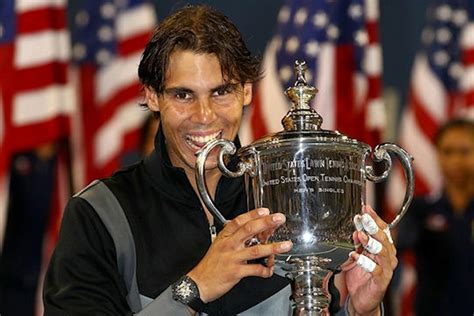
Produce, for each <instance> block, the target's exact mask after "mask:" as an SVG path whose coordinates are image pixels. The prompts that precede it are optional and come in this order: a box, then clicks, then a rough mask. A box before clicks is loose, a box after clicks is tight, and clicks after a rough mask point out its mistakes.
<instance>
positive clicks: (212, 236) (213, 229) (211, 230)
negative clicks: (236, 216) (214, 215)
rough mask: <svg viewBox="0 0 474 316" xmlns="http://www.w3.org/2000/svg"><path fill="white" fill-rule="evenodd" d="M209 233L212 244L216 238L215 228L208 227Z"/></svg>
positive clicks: (212, 226)
mask: <svg viewBox="0 0 474 316" xmlns="http://www.w3.org/2000/svg"><path fill="white" fill-rule="evenodd" d="M209 232H210V233H211V243H213V242H214V239H216V237H217V231H216V226H214V225H210V226H209Z"/></svg>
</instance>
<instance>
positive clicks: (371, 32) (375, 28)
mask: <svg viewBox="0 0 474 316" xmlns="http://www.w3.org/2000/svg"><path fill="white" fill-rule="evenodd" d="M366 27H367V35H368V36H369V44H378V42H379V24H378V22H377V21H368V22H367V24H366Z"/></svg>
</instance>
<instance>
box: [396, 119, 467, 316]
mask: <svg viewBox="0 0 474 316" xmlns="http://www.w3.org/2000/svg"><path fill="white" fill-rule="evenodd" d="M435 144H436V149H437V155H438V161H439V167H440V171H441V174H442V176H443V189H442V191H441V192H440V193H438V194H437V195H436V196H435V195H432V196H426V197H422V198H417V199H415V200H414V201H413V203H412V205H411V207H410V210H408V212H407V216H406V217H405V218H404V220H403V221H401V223H400V228H399V230H398V242H397V246H398V249H399V251H400V253H402V252H403V251H406V250H413V251H414V252H415V256H416V270H417V290H416V298H415V306H414V310H415V311H416V314H417V315H456V316H458V315H459V316H464V315H466V316H472V315H474V122H473V121H470V120H467V119H453V120H451V121H448V122H447V123H445V124H444V125H443V126H442V127H440V129H439V130H438V132H437V134H436V136H435Z"/></svg>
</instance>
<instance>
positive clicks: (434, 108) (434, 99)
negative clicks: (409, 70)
mask: <svg viewBox="0 0 474 316" xmlns="http://www.w3.org/2000/svg"><path fill="white" fill-rule="evenodd" d="M413 65H414V66H413V78H412V80H411V82H412V85H413V91H412V92H413V93H414V94H415V96H416V98H417V99H418V101H419V102H421V103H422V104H423V105H424V109H425V110H426V111H427V112H428V115H429V116H430V117H431V118H433V119H434V120H435V121H436V122H437V123H440V122H442V121H443V120H445V119H446V114H445V113H446V105H447V104H448V102H447V96H446V91H445V88H444V86H443V84H442V83H441V82H440V81H439V79H438V77H437V76H436V75H435V74H434V73H433V72H432V70H431V68H430V66H429V65H428V60H427V59H426V56H425V55H423V54H419V55H417V57H416V58H415V61H414V63H413Z"/></svg>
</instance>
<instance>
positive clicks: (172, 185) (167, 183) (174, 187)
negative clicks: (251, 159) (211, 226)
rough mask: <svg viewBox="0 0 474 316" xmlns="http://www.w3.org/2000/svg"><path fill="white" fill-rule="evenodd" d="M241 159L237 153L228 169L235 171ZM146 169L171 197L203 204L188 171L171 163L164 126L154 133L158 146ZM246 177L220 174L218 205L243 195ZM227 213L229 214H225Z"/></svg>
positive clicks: (148, 158)
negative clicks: (221, 175)
mask: <svg viewBox="0 0 474 316" xmlns="http://www.w3.org/2000/svg"><path fill="white" fill-rule="evenodd" d="M234 144H235V145H236V147H237V148H240V141H239V139H238V137H236V139H235V140H234ZM237 163H238V159H237V157H236V156H235V155H234V156H233V157H232V158H231V159H230V162H229V165H228V166H229V168H230V169H232V170H234V168H235V167H236V166H237ZM145 168H146V170H147V173H148V174H149V176H150V177H149V178H150V180H151V182H152V183H153V186H155V187H156V188H157V189H159V190H160V191H162V192H163V193H165V194H167V195H168V196H169V197H170V198H172V199H176V200H178V201H181V202H182V203H184V204H186V205H189V206H194V207H195V206H196V205H200V201H199V198H198V197H197V194H196V193H195V192H194V189H193V188H192V186H191V183H190V182H189V180H188V178H187V177H186V174H185V172H184V170H183V169H182V168H178V167H175V166H173V165H172V163H171V160H170V158H169V155H168V150H167V147H166V139H165V135H164V134H163V130H162V128H161V126H160V127H159V128H158V132H157V133H156V136H155V149H154V150H153V152H152V153H151V154H150V155H149V156H148V157H147V158H146V159H145ZM243 185H244V182H243V177H239V178H227V177H224V176H223V177H221V178H220V180H219V183H218V185H217V192H216V201H215V202H216V205H218V204H221V203H225V202H227V201H229V200H232V199H235V198H236V196H237V195H238V194H241V193H242V191H243V189H244V187H243ZM223 215H224V216H225V215H226V214H223Z"/></svg>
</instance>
